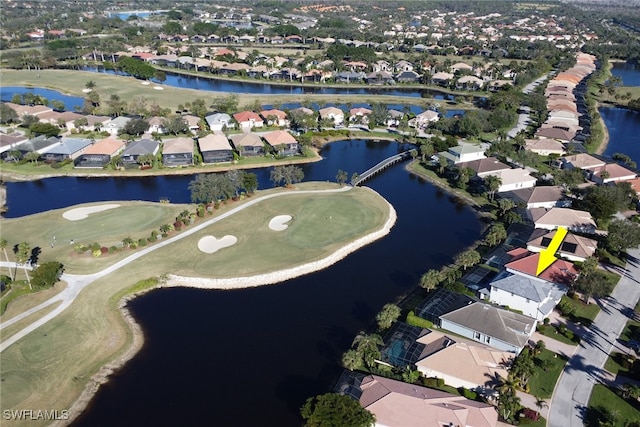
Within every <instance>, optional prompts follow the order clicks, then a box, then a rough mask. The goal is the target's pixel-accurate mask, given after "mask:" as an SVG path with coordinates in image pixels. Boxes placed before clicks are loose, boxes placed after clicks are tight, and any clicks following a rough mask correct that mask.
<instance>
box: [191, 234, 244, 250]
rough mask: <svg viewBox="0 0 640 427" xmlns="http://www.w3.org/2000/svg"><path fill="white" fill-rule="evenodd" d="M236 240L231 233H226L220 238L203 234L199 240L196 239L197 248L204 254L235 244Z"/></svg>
mask: <svg viewBox="0 0 640 427" xmlns="http://www.w3.org/2000/svg"><path fill="white" fill-rule="evenodd" d="M237 241H238V238H237V237H236V236H231V235H226V236H224V237H223V238H221V239H216V238H215V237H213V236H204V237H203V238H202V239H200V241H198V249H200V250H201V251H202V252H204V253H205V254H212V253H215V252H217V251H219V250H220V249H224V248H227V247H229V246H233V245H235V244H236V242H237Z"/></svg>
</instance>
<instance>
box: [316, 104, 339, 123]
mask: <svg viewBox="0 0 640 427" xmlns="http://www.w3.org/2000/svg"><path fill="white" fill-rule="evenodd" d="M318 113H319V114H320V119H329V120H332V121H333V124H334V125H341V124H343V123H344V112H343V111H342V110H341V109H339V108H336V107H326V108H321V109H320V110H318Z"/></svg>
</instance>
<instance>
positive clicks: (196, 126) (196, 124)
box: [182, 114, 200, 133]
mask: <svg viewBox="0 0 640 427" xmlns="http://www.w3.org/2000/svg"><path fill="white" fill-rule="evenodd" d="M182 118H183V119H184V121H185V122H186V123H187V127H188V128H189V130H190V131H191V132H194V133H195V132H197V131H199V130H200V117H198V116H194V115H192V114H185V115H183V116H182Z"/></svg>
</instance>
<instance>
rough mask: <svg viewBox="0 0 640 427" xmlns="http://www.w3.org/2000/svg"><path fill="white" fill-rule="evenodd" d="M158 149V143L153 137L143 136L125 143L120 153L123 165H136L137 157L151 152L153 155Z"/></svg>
mask: <svg viewBox="0 0 640 427" xmlns="http://www.w3.org/2000/svg"><path fill="white" fill-rule="evenodd" d="M158 150H160V143H159V142H158V141H154V140H153V139H148V138H143V139H139V140H137V141H133V142H132V143H130V144H128V145H127V148H125V149H124V151H123V152H122V155H121V157H120V158H121V159H122V164H123V165H124V167H137V166H138V157H140V156H142V155H145V154H152V155H153V156H155V155H156V154H158Z"/></svg>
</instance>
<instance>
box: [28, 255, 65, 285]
mask: <svg viewBox="0 0 640 427" xmlns="http://www.w3.org/2000/svg"><path fill="white" fill-rule="evenodd" d="M63 272H64V267H63V265H62V263H60V262H57V261H49V262H45V263H44V264H41V265H39V266H38V268H36V269H35V270H34V271H33V278H32V282H33V286H34V287H35V288H36V289H44V288H50V287H51V286H53V285H55V284H56V283H57V282H58V281H59V280H60V276H62V273H63Z"/></svg>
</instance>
